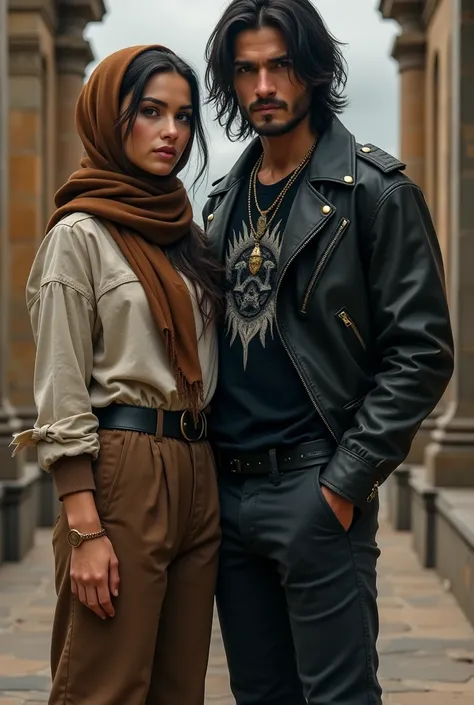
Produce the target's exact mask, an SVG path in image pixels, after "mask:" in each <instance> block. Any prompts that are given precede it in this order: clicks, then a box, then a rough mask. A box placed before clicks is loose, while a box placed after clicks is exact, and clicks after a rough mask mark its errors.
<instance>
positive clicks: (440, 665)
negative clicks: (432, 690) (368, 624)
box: [380, 654, 474, 683]
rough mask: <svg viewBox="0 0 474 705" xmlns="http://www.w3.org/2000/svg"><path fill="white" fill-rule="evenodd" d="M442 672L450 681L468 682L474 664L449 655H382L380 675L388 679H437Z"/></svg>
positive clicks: (473, 675) (473, 671)
mask: <svg viewBox="0 0 474 705" xmlns="http://www.w3.org/2000/svg"><path fill="white" fill-rule="evenodd" d="M440 674H442V677H443V681H445V682H448V683H451V682H452V683H456V682H457V683H467V682H468V681H469V680H471V678H474V664H473V663H462V662H457V661H453V660H452V659H450V658H449V657H448V656H444V655H442V654H441V655H430V656H414V655H413V654H411V655H406V654H403V655H402V656H397V655H393V654H392V655H390V656H388V655H386V654H385V655H384V654H382V655H381V657H380V675H381V677H383V678H387V679H388V680H400V681H402V682H403V681H410V680H414V679H416V680H422V681H437V680H438V679H439V677H440Z"/></svg>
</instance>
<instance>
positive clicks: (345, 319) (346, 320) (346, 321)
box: [339, 311, 352, 328]
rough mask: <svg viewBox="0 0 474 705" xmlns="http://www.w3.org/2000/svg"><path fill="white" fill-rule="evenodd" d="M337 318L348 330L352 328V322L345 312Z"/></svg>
mask: <svg viewBox="0 0 474 705" xmlns="http://www.w3.org/2000/svg"><path fill="white" fill-rule="evenodd" d="M339 318H340V319H341V321H342V322H343V323H344V325H345V326H346V327H347V328H350V327H351V326H352V321H351V319H350V318H349V316H348V314H347V311H341V313H340V314H339Z"/></svg>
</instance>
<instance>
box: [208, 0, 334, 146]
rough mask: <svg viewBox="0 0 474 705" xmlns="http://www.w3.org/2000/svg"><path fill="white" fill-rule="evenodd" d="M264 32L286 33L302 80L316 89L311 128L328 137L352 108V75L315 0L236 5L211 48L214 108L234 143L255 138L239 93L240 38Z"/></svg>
mask: <svg viewBox="0 0 474 705" xmlns="http://www.w3.org/2000/svg"><path fill="white" fill-rule="evenodd" d="M262 27H272V28H274V29H277V30H279V31H280V32H281V33H282V35H283V37H284V39H285V42H286V46H287V50H288V55H289V59H290V61H291V65H292V68H293V70H294V72H295V75H296V77H297V78H298V79H299V81H300V82H301V83H302V84H303V85H304V86H306V87H308V88H309V89H312V102H311V126H312V128H313V129H314V130H315V131H316V132H322V131H323V130H324V128H325V127H326V125H327V124H328V122H329V121H330V120H331V118H332V117H333V116H334V115H337V114H338V113H340V112H342V110H343V109H344V108H345V107H346V104H347V101H346V98H345V97H344V88H345V85H346V82H347V71H346V63H345V60H344V57H343V55H342V52H341V46H342V44H341V42H339V41H337V39H335V37H334V36H333V35H332V34H331V33H330V32H329V30H328V29H327V27H326V25H325V24H324V21H323V19H322V17H321V15H320V14H319V12H318V10H317V9H316V8H315V7H314V5H313V4H312V3H311V2H310V0H233V1H232V2H231V3H230V4H229V6H228V7H227V8H226V10H225V11H224V14H223V15H222V17H221V19H220V20H219V22H218V24H217V26H216V27H215V29H214V31H213V32H212V34H211V36H210V38H209V41H208V43H207V47H206V60H207V62H208V63H207V70H206V76H205V82H206V88H207V90H208V93H209V97H208V102H209V103H210V104H212V105H213V106H214V107H215V110H216V114H217V120H218V122H219V124H220V125H221V126H222V127H224V128H225V131H226V134H227V137H228V138H229V139H231V140H239V139H246V138H247V137H249V136H250V135H252V133H253V129H252V126H251V124H250V123H249V122H248V121H247V120H246V118H245V117H243V116H242V114H241V112H240V109H239V104H238V101H237V96H236V93H235V90H234V87H233V83H234V45H235V40H236V37H237V35H238V34H240V32H242V31H245V30H248V29H260V28H262Z"/></svg>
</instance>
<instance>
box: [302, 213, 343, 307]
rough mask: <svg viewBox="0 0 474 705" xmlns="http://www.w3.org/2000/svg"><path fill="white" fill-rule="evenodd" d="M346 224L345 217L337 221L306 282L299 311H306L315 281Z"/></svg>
mask: <svg viewBox="0 0 474 705" xmlns="http://www.w3.org/2000/svg"><path fill="white" fill-rule="evenodd" d="M348 225H349V221H348V220H347V218H343V219H342V220H341V222H340V223H339V227H338V229H337V230H336V232H335V234H334V237H333V238H332V240H331V242H330V243H329V245H328V246H327V248H326V250H325V251H324V254H323V256H322V257H321V259H320V260H319V262H318V266H317V267H316V269H315V270H314V273H313V276H312V277H311V279H310V282H309V284H308V288H307V289H306V293H305V295H304V299H303V303H302V306H301V309H300V313H304V314H306V313H307V310H308V303H309V299H310V296H311V293H312V291H313V289H314V287H315V285H316V282H317V280H318V279H319V277H320V275H321V272H322V270H323V268H324V266H325V265H326V262H327V261H328V259H329V257H330V256H331V254H332V253H333V251H334V248H335V247H336V245H337V243H338V241H339V238H340V237H341V235H342V234H343V233H344V231H345V230H346V229H347V226H348Z"/></svg>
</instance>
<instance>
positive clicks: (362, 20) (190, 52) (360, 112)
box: [86, 0, 398, 220]
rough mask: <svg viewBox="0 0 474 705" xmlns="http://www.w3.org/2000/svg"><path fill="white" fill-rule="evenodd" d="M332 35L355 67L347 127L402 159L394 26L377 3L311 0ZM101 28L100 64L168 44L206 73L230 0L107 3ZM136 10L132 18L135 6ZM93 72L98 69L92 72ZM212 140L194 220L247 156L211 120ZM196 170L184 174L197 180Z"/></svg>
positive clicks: (97, 42)
mask: <svg viewBox="0 0 474 705" xmlns="http://www.w3.org/2000/svg"><path fill="white" fill-rule="evenodd" d="M313 2H314V5H316V7H317V8H318V9H319V10H320V11H321V14H322V16H323V17H324V19H325V21H326V23H327V25H328V27H329V29H330V30H331V32H332V33H333V34H334V35H335V36H336V37H337V38H338V39H339V40H341V41H343V42H345V43H346V44H347V46H346V47H345V50H344V54H345V57H346V59H347V62H348V65H349V82H348V87H347V92H348V95H349V99H350V105H349V107H348V108H347V111H346V112H345V114H344V115H343V121H344V122H345V124H346V126H347V127H348V128H349V129H350V130H351V131H352V132H354V134H355V135H356V137H357V139H358V140H359V141H360V142H372V143H373V144H376V145H378V146H380V147H382V148H383V149H386V150H387V151H389V152H391V153H392V154H395V155H397V153H398V104H397V100H398V80H397V73H396V64H395V62H394V61H393V60H392V59H391V58H390V49H391V46H392V42H393V39H394V36H395V33H396V25H395V24H394V23H392V22H387V21H382V20H381V18H380V15H379V13H378V12H377V6H378V5H379V0H313ZM105 4H106V7H107V9H108V13H107V15H106V16H105V18H104V20H103V22H102V23H98V24H92V25H89V27H88V29H87V34H86V36H87V38H88V39H89V41H90V42H91V46H92V49H93V51H94V54H95V56H96V57H97V60H100V59H103V58H104V57H105V56H107V55H108V54H110V53H112V52H113V51H116V50H117V49H121V48H123V47H126V46H131V45H134V44H165V45H166V46H168V47H170V49H173V51H175V52H176V53H177V54H179V55H180V56H182V57H183V58H184V59H186V60H187V61H188V62H189V63H191V64H192V65H193V67H194V68H195V69H197V71H198V73H199V75H200V77H201V78H202V77H203V75H204V56H203V55H204V49H205V45H206V41H207V38H208V37H209V35H210V33H211V31H212V29H213V27H214V25H215V24H216V22H217V20H218V19H219V17H220V15H221V13H222V11H223V9H224V8H225V7H226V5H227V4H228V0H133V2H124V0H106V2H105ZM131 4H132V5H133V13H132V12H131V11H130V5H131ZM91 68H93V65H92V66H91V67H89V69H91ZM205 118H206V126H207V129H208V132H209V135H210V142H211V145H210V146H211V163H210V169H209V177H208V181H207V184H204V185H203V187H202V188H201V189H200V190H199V192H198V193H197V194H196V197H195V199H194V204H195V216H196V219H197V220H200V210H201V206H202V205H203V203H204V200H205V196H206V193H207V192H208V191H209V190H210V184H211V182H212V181H214V180H215V179H217V178H218V177H220V176H223V175H224V174H225V173H226V172H227V171H228V170H229V169H230V167H231V166H232V164H233V163H234V161H235V159H236V158H237V157H238V155H239V154H240V153H241V151H242V149H243V147H242V144H241V143H231V142H229V141H228V140H227V139H226V137H225V135H224V134H223V132H222V130H221V128H220V127H219V126H218V125H217V124H215V123H214V122H213V120H212V114H210V113H209V114H206V116H205ZM193 173H194V172H193V170H192V169H191V170H190V172H189V174H188V175H184V177H185V178H184V180H185V183H188V184H189V183H190V182H191V181H192V175H193Z"/></svg>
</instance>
